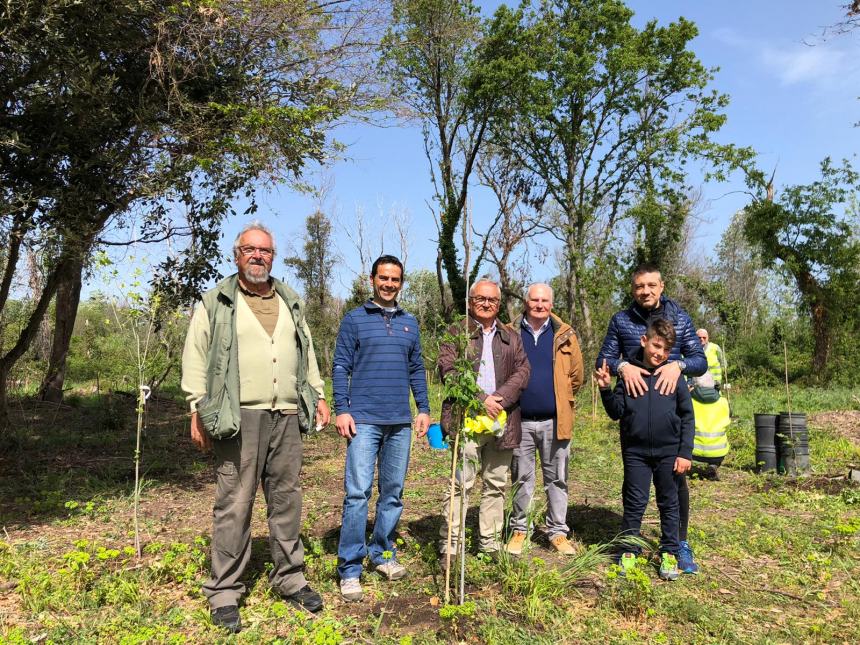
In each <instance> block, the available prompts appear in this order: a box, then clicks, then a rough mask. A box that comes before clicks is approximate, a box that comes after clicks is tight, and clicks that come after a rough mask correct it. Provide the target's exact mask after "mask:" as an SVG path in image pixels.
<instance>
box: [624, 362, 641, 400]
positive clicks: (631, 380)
mask: <svg viewBox="0 0 860 645" xmlns="http://www.w3.org/2000/svg"><path fill="white" fill-rule="evenodd" d="M618 376H619V377H620V378H621V380H622V381H624V390H625V391H626V392H627V394H628V395H629V396H630V397H631V398H634V399H635V398H636V397H637V396H642V395H643V394H645V392H647V391H648V384H647V383H646V382H645V379H644V378H643V377H644V376H648V370H646V369H642V368H641V367H638V366H636V365H632V364H630V363H627V364H626V365H625V366H624V367H623V368H622V369H621V370H620V371H619V372H618Z"/></svg>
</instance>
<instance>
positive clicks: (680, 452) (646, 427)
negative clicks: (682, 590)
mask: <svg viewBox="0 0 860 645" xmlns="http://www.w3.org/2000/svg"><path fill="white" fill-rule="evenodd" d="M640 343H641V345H642V348H641V350H640V351H639V353H638V354H637V356H636V357H635V358H634V359H633V360H631V361H630V362H631V363H632V364H634V365H636V366H637V367H641V368H643V369H645V370H647V371H648V375H647V376H646V377H645V381H646V383H647V385H648V389H647V390H646V392H645V394H644V395H640V396H637V397H635V398H634V397H631V396H629V395H628V393H627V391H626V390H625V388H624V382H623V381H622V380H621V379H618V382H617V383H616V385H615V389H614V390H612V389H610V387H609V386H610V379H611V377H610V374H609V367H608V366H607V364H606V360H605V359H604V361H603V364H602V366H601V367H600V368H598V369H597V370H595V373H594V375H595V378H596V379H597V383H598V385H599V386H600V397H601V399H602V401H603V407H604V408H605V410H606V413H607V414H608V415H609V417H610V418H611V419H613V420H616V421H617V420H619V419H620V421H621V457H622V459H623V460H624V485H623V487H622V498H623V502H624V518H623V520H622V525H621V532H622V534H623V535H639V529H640V527H641V525H642V516H643V515H644V513H645V507H646V506H647V505H648V496H649V494H650V491H651V480H652V479H653V480H654V489H655V491H656V497H657V508H658V509H659V510H660V530H661V536H660V551H661V563H660V577H661V578H663V579H665V580H675V579H677V578H678V565H677V559H676V558H677V555H678V548H679V543H678V488H677V482H676V478H678V477H683V476H684V474H685V473H686V472H687V471H688V470H689V469H690V466H691V463H692V462H691V460H692V458H693V437H694V434H695V421H694V418H693V403H692V400H691V398H690V392H689V390H688V389H687V385H686V382H685V381H684V377H683V376H679V377H678V385H677V387H676V388H675V392H674V393H671V394H660V392H659V390H658V389H657V388H656V386H655V382H656V379H657V376H656V375H655V374H654V370H656V369H657V368H658V367H660V366H661V365H663V364H664V363H665V362H666V361H667V359H668V358H669V353H670V351H671V349H672V346H673V345H674V344H675V329H674V327H673V326H672V323H671V322H669V321H667V320H656V321H654V322H653V323H651V324H650V325H649V326H648V329H647V330H646V332H645V335H644V336H642V338H641V340H640ZM625 555H626V554H625ZM628 557H629V556H628ZM625 560H627V558H625V557H624V556H622V565H624V563H625Z"/></svg>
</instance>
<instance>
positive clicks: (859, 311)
mask: <svg viewBox="0 0 860 645" xmlns="http://www.w3.org/2000/svg"><path fill="white" fill-rule="evenodd" d="M858 191H860V175H858V173H857V172H855V171H854V169H853V168H852V167H851V164H850V163H849V162H848V161H847V160H845V161H843V162H842V165H841V166H834V165H833V163H832V162H831V160H830V159H829V158H826V159H824V160H823V161H822V162H821V179H819V180H817V181H814V182H812V183H811V184H802V185H795V186H789V187H787V188H785V189H784V190H783V191H782V194H781V195H780V197H779V199H777V200H774V199H772V198H771V197H770V195H768V197H767V198H764V199H757V200H756V201H754V202H753V203H752V204H751V205H750V206H748V207H747V216H746V220H745V225H744V233H745V235H746V237H747V239H748V240H749V242H750V243H751V244H754V245H756V247H757V248H758V249H760V251H761V256H762V261H763V262H764V264H765V266H767V267H776V268H779V269H780V270H781V271H783V272H785V273H786V274H787V275H789V276H791V277H792V278H793V280H794V282H795V283H796V285H797V288H798V291H799V292H800V296H801V301H802V303H803V305H804V307H805V308H806V311H807V312H808V314H809V320H810V324H811V326H812V333H813V338H814V348H813V354H812V373H813V375H815V377H816V378H819V379H826V378H827V376H828V374H827V366H828V362H829V359H830V351H831V348H832V344H833V339H834V336H835V335H836V333H837V332H838V330H839V329H840V328H841V327H842V326H843V325H845V324H846V323H851V322H855V321H857V320H860V306H858V303H857V292H858V289H860V239H858V233H860V228H858V220H857V215H858V214H857V194H858Z"/></svg>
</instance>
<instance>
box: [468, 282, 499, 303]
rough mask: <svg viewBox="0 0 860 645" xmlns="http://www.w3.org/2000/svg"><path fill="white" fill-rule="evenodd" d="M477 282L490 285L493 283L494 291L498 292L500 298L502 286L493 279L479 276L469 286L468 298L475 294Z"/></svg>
mask: <svg viewBox="0 0 860 645" xmlns="http://www.w3.org/2000/svg"><path fill="white" fill-rule="evenodd" d="M479 284H491V285H493V286H494V287H495V288H496V291H498V292H499V300H501V299H502V288H501V287H500V286H499V283H498V282H496V281H495V280H490V279H489V278H480V279H479V280H477V281H476V282H475V283H474V284H473V285H472V286H471V287H469V297H470V298H471V297H472V296H474V295H475V287H477V286H478V285H479Z"/></svg>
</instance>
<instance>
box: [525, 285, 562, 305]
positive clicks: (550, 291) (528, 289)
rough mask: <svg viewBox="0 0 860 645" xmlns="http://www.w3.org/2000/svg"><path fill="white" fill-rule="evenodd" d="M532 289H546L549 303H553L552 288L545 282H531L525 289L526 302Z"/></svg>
mask: <svg viewBox="0 0 860 645" xmlns="http://www.w3.org/2000/svg"><path fill="white" fill-rule="evenodd" d="M533 287H546V288H547V289H549V301H550V302H555V295H554V294H553V292H552V287H551V286H549V285H548V284H547V283H546V282H532V283H531V284H530V285H529V286H528V288H527V289H526V298H525V299H526V300H528V299H529V293H530V292H531V290H532V288H533Z"/></svg>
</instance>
